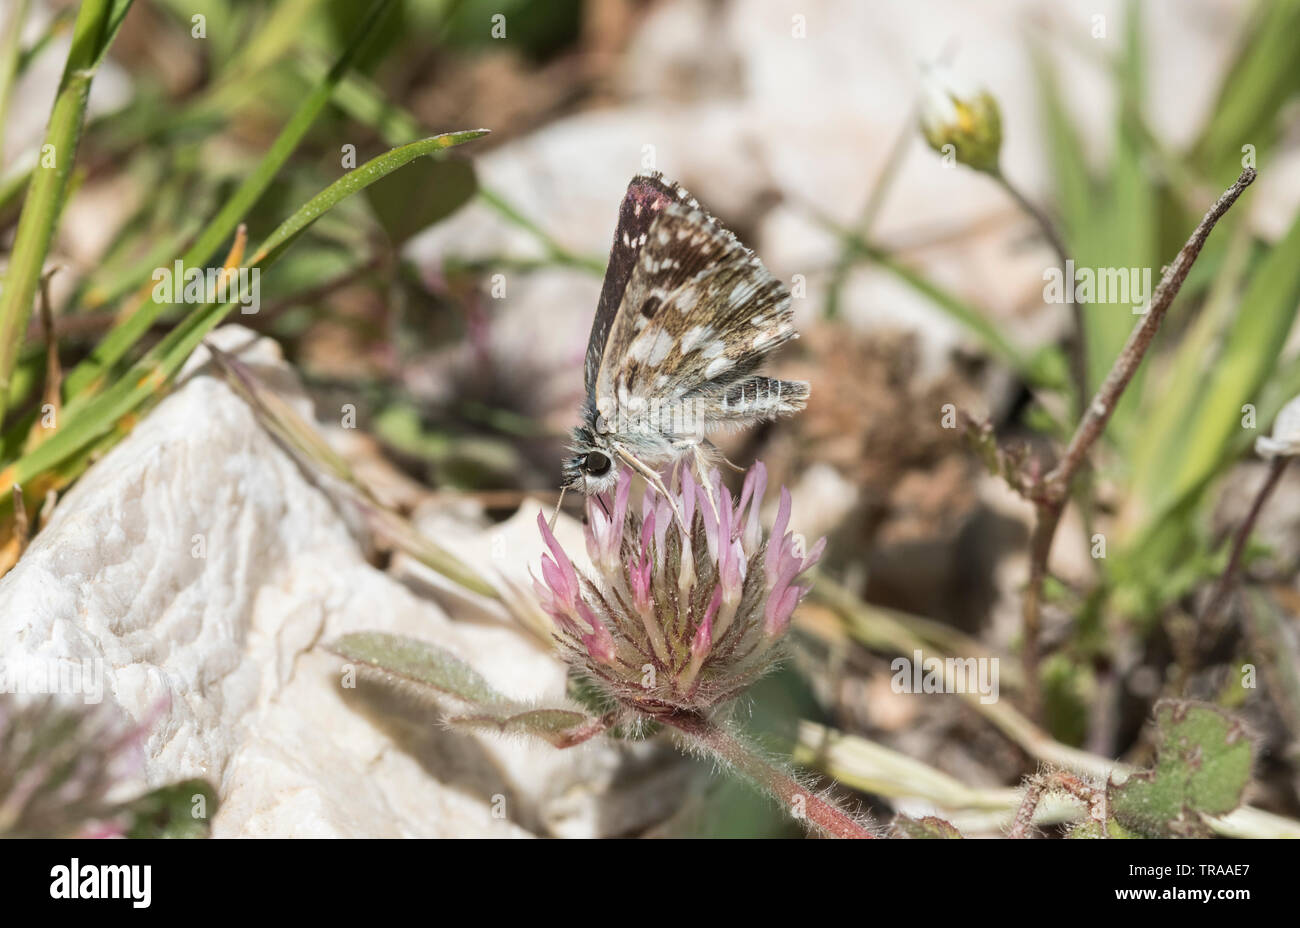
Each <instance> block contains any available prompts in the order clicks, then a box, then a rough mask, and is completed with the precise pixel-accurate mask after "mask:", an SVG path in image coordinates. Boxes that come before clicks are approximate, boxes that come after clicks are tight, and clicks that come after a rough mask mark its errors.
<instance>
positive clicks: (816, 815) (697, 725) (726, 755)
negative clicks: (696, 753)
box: [662, 712, 875, 838]
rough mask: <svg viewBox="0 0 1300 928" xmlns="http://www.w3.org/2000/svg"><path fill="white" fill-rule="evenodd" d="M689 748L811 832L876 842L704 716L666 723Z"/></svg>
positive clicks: (846, 815) (836, 809)
mask: <svg viewBox="0 0 1300 928" xmlns="http://www.w3.org/2000/svg"><path fill="white" fill-rule="evenodd" d="M662 721H664V722H665V723H667V724H668V725H670V726H671V727H672V728H674V729H676V730H677V733H678V734H679V735H680V740H681V741H683V742H684V743H685V744H686V746H688V747H692V748H697V749H699V750H700V751H702V752H704V753H706V754H708V755H709V756H711V757H713V758H714V759H715V760H717V761H718V762H719V763H721V764H724V765H725V766H727V767H728V768H730V769H731V770H734V771H735V772H736V773H738V774H740V775H741V776H743V777H744V778H745V779H747V780H749V781H750V782H751V783H753V784H754V785H756V786H758V787H759V788H760V789H762V790H763V791H764V792H766V793H768V794H769V795H770V796H772V798H774V799H776V801H777V802H779V803H781V805H782V806H783V807H784V808H785V810H786V811H787V812H789V813H790V815H791V816H792V817H793V818H795V819H797V820H799V821H801V822H803V823H804V824H806V825H807V826H808V827H809V828H810V829H812V830H814V831H816V832H817V833H819V834H822V835H825V836H826V837H830V838H874V837H875V835H873V834H872V833H871V832H870V831H868V830H867V828H866V826H864V825H863V824H862V823H860V822H858V821H857V820H856V819H854V818H853V816H851V815H850V814H849V813H848V812H846V811H844V810H843V809H841V808H839V807H838V806H836V805H834V804H833V803H831V802H829V801H828V800H827V799H825V798H824V797H822V796H818V795H817V794H816V793H813V792H810V791H809V790H807V789H805V788H804V787H803V786H802V785H801V784H800V783H799V781H798V780H796V779H795V778H794V777H793V776H792V775H791V774H790V773H789V772H787V771H786V770H783V769H781V768H780V767H778V766H777V765H775V764H773V763H771V762H769V761H767V760H765V759H764V758H763V757H761V756H760V755H759V754H758V753H757V752H756V751H755V750H754V748H752V747H750V746H749V745H748V744H746V743H745V742H744V741H742V740H741V739H740V738H738V737H737V736H736V735H734V734H733V733H732V732H730V731H729V730H727V729H726V728H724V727H723V726H721V725H718V724H716V723H714V722H712V721H710V720H709V719H707V718H705V717H704V716H702V715H697V714H694V713H685V712H682V713H677V714H675V715H672V716H669V717H667V718H665V719H663V720H662Z"/></svg>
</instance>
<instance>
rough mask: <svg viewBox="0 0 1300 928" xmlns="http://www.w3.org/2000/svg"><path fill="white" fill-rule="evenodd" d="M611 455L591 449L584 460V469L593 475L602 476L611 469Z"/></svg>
mask: <svg viewBox="0 0 1300 928" xmlns="http://www.w3.org/2000/svg"><path fill="white" fill-rule="evenodd" d="M609 464H610V461H609V456H608V455H604V454H601V453H600V452H599V451H589V452H587V456H586V457H585V458H583V460H582V469H583V470H584V471H586V472H587V473H588V474H590V475H591V476H593V477H600V476H602V475H604V473H605V472H606V471H608V470H609Z"/></svg>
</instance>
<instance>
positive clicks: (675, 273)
mask: <svg viewBox="0 0 1300 928" xmlns="http://www.w3.org/2000/svg"><path fill="white" fill-rule="evenodd" d="M793 317H794V313H793V310H792V309H791V307H790V293H789V291H788V290H786V288H785V286H784V285H783V284H782V283H781V282H780V281H778V280H777V279H776V278H774V277H773V276H772V275H771V274H769V273H768V272H767V269H766V268H764V267H763V264H762V262H760V261H759V259H758V257H757V256H756V255H755V254H754V253H753V252H752V251H750V250H749V249H748V248H746V247H745V246H744V245H742V244H741V243H740V242H739V241H737V240H736V237H735V235H733V234H732V233H731V232H729V231H727V230H726V229H724V228H723V227H722V226H721V225H719V224H718V222H717V220H715V219H714V218H713V217H712V216H710V215H709V214H708V213H707V212H705V211H704V210H703V209H702V208H701V207H700V204H699V203H697V202H696V201H695V199H694V198H693V197H691V195H690V194H688V193H687V192H686V191H685V190H683V189H682V188H681V187H680V186H678V185H677V184H673V183H669V182H668V181H665V180H664V179H663V177H662V176H661V175H660V174H658V173H653V174H642V175H638V176H637V177H634V178H632V182H631V183H630V184H629V185H628V188H627V193H626V195H624V197H623V205H622V206H621V207H620V208H619V214H618V225H617V227H616V228H615V230H614V244H613V247H612V248H611V249H610V253H609V265H608V267H607V268H606V270H605V282H604V285H603V287H602V289H601V293H600V302H599V303H598V304H597V307H596V318H595V321H594V322H593V324H592V327H591V338H590V341H589V342H588V343H587V357H586V364H585V371H584V373H585V382H586V394H587V395H586V400H585V402H584V403H583V408H582V424H581V425H580V426H578V427H577V428H576V429H574V432H573V445H572V451H573V456H572V457H570V458H568V459H566V460H565V461H564V465H563V469H564V489H565V490H567V489H569V488H570V487H572V488H574V489H577V490H580V491H581V492H583V493H584V494H587V495H591V494H595V493H604V492H607V491H609V490H611V489H613V487H614V485H615V484H616V483H617V480H618V467H617V466H615V465H616V462H622V463H624V464H626V465H627V466H629V467H630V468H632V469H633V470H634V471H636V472H637V473H639V474H641V475H642V476H643V477H644V478H645V479H646V480H647V481H649V482H650V483H651V484H652V485H654V486H655V487H656V488H658V489H659V490H660V491H661V492H663V493H664V494H665V496H668V495H669V494H668V493H667V491H666V489H665V488H664V486H663V482H662V478H661V476H660V470H661V469H662V468H663V467H664V466H666V465H675V464H677V463H679V462H681V461H684V460H685V461H689V463H690V465H691V466H693V467H694V468H695V469H696V471H697V473H699V474H700V475H701V476H702V475H703V473H704V470H705V467H706V465H707V463H708V461H709V459H710V458H711V457H714V456H718V453H717V451H716V449H715V448H714V447H713V445H712V444H711V443H710V442H709V441H708V438H707V437H706V435H707V433H708V432H709V431H710V430H711V429H715V428H717V427H720V426H732V427H743V426H746V425H750V424H753V423H756V422H762V421H765V420H768V419H772V418H775V417H776V416H779V415H784V414H787V413H792V412H797V411H798V410H800V409H802V408H803V407H804V404H805V403H806V402H807V399H808V384H806V383H802V382H794V381H788V380H775V379H772V378H769V377H764V376H762V375H761V374H759V373H757V371H758V368H759V366H760V365H761V364H762V363H763V360H764V359H765V358H766V357H767V355H768V354H769V353H770V352H771V351H773V350H774V349H776V348H778V347H779V346H781V345H783V344H785V343H786V342H787V341H789V340H790V339H792V338H796V337H797V333H796V332H795V329H794V319H793Z"/></svg>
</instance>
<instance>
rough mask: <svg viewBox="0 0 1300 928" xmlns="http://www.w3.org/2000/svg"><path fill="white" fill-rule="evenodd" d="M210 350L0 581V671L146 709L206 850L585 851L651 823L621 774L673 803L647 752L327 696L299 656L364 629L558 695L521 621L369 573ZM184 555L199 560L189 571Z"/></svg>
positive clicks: (255, 344)
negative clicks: (534, 836) (207, 807)
mask: <svg viewBox="0 0 1300 928" xmlns="http://www.w3.org/2000/svg"><path fill="white" fill-rule="evenodd" d="M212 338H213V340H214V341H215V343H216V344H218V346H219V347H222V348H223V349H224V350H226V351H238V350H239V349H240V348H241V346H249V345H250V342H251V343H252V344H251V347H249V349H248V350H247V351H242V352H241V357H242V358H243V359H244V360H245V361H246V363H248V364H249V365H250V366H252V367H253V368H254V369H255V370H257V371H259V373H260V374H262V376H263V377H264V379H266V380H267V381H268V382H274V383H277V384H279V385H281V386H285V387H287V388H288V396H289V398H290V399H291V401H292V402H294V403H295V404H296V405H297V406H298V407H299V408H300V410H302V411H303V412H305V413H307V414H310V406H309V404H308V403H307V401H306V400H304V399H303V398H302V397H301V394H299V395H298V396H297V397H296V398H294V396H293V386H292V376H291V372H290V371H289V370H288V369H287V368H286V367H285V366H284V365H283V363H282V361H281V360H280V356H279V349H278V347H277V346H276V345H275V344H274V343H273V342H271V341H269V340H267V339H258V338H257V336H256V335H254V334H253V333H251V332H248V331H247V330H244V329H242V328H239V327H237V326H228V327H225V328H222V329H219V330H218V331H217V332H216V333H214V334H213V336H212ZM205 354H206V352H203V351H200V352H199V353H198V354H196V356H195V358H192V359H191V363H190V365H189V366H188V368H187V372H188V373H187V374H186V376H185V377H184V378H183V380H182V382H181V384H180V385H179V386H178V387H177V389H176V390H175V392H174V393H173V394H172V395H170V396H169V397H168V398H166V399H165V400H164V401H163V402H162V403H161V404H159V406H158V407H157V408H156V409H155V410H154V411H153V412H152V413H151V414H149V415H148V416H147V417H145V419H144V420H143V421H142V422H141V423H140V424H139V425H138V426H137V427H136V429H135V431H134V432H133V433H132V434H131V435H130V436H129V437H128V438H127V439H126V440H124V441H123V442H122V443H121V444H120V445H118V446H117V447H116V448H114V449H113V450H112V451H110V452H109V453H108V454H107V455H106V456H105V457H104V458H103V459H102V460H101V461H99V462H98V463H97V464H96V465H95V466H94V467H92V468H91V469H90V470H89V471H88V472H87V473H86V474H85V475H84V476H83V477H82V478H81V479H80V480H79V481H78V482H77V484H76V485H75V486H74V487H73V489H72V490H71V492H69V493H68V495H67V496H66V497H65V498H64V499H63V500H62V501H61V502H60V504H59V505H58V507H57V508H56V510H55V512H54V514H53V517H52V518H51V520H50V522H49V524H48V525H47V526H46V527H45V528H44V529H43V530H42V531H41V532H40V533H39V535H37V537H36V538H35V539H34V540H33V542H32V545H31V547H30V548H29V549H28V551H27V552H26V554H25V555H24V556H23V558H22V559H21V560H20V561H19V562H18V564H17V565H16V566H15V567H14V568H13V570H12V571H10V573H9V574H8V575H7V576H6V577H4V579H3V580H0V655H3V660H4V662H5V665H6V668H7V669H9V670H10V671H11V672H12V671H14V670H15V669H17V668H21V667H22V666H23V665H24V664H28V665H30V663H31V662H35V661H67V660H73V659H89V660H95V659H102V661H103V664H102V666H103V678H104V698H105V699H106V700H109V701H111V702H112V703H115V704H116V705H117V706H119V707H120V708H121V709H122V710H124V711H125V713H127V714H128V715H130V716H131V717H132V718H134V719H136V720H142V719H145V718H146V717H148V716H149V715H150V714H151V713H156V714H157V717H156V721H154V722H153V723H152V725H151V726H150V729H149V731H150V734H149V737H148V741H147V743H146V745H145V750H144V754H145V757H146V765H145V776H146V778H147V781H148V784H149V785H152V786H157V785H161V784H164V783H167V782H171V781H175V780H179V779H182V778H186V777H205V778H207V779H208V780H209V781H210V782H212V783H213V784H214V785H215V786H216V787H217V790H218V794H219V797H220V800H221V804H220V808H219V810H218V812H217V815H216V817H215V819H214V821H213V833H214V834H216V835H218V836H241V835H316V836H462V837H463V836H490V835H492V836H523V835H527V834H529V833H530V832H532V833H544V834H564V835H570V836H589V835H598V834H605V833H609V831H608V829H611V828H612V829H617V830H619V831H624V830H630V829H635V828H640V827H644V826H645V825H646V824H648V823H649V822H650V821H651V820H650V819H647V817H646V816H647V815H648V814H655V812H656V809H655V808H654V801H653V800H652V801H651V802H650V803H646V802H644V801H643V802H641V804H640V805H638V803H637V802H636V801H635V795H636V794H635V792H632V791H629V794H628V795H626V796H619V795H618V791H617V790H616V791H614V792H613V793H610V792H609V787H610V784H611V782H612V781H613V780H614V779H615V778H616V777H617V776H622V775H623V774H624V773H625V772H626V766H627V764H629V763H631V764H633V765H634V766H636V767H639V768H644V770H648V771H649V774H650V779H651V780H653V781H654V782H658V783H660V784H662V785H663V786H664V789H665V790H667V792H663V791H661V792H660V794H659V795H660V797H661V799H660V800H659V804H660V805H661V806H662V805H663V804H664V803H665V802H666V800H665V799H663V798H662V797H664V796H668V795H670V794H671V793H672V790H674V789H678V788H680V785H681V777H682V773H681V769H682V768H681V766H680V765H665V763H664V759H663V756H662V754H661V752H660V749H658V748H657V747H656V746H652V745H638V746H635V747H628V746H625V745H618V744H615V743H611V742H599V743H596V744H590V745H586V746H583V747H579V748H575V749H571V750H568V751H557V750H555V749H553V748H551V747H549V746H547V745H543V744H534V743H532V742H525V741H513V742H504V741H502V740H500V739H494V738H492V737H491V736H488V735H482V736H479V735H473V736H470V735H464V734H461V733H459V732H450V731H446V730H443V729H442V728H441V727H440V726H439V725H438V724H437V723H436V721H434V719H435V718H436V716H435V715H433V714H432V713H431V712H430V711H429V709H428V708H427V707H422V706H414V705H410V704H408V703H403V702H402V700H398V699H393V698H390V697H389V696H386V695H385V692H384V690H383V689H382V688H372V687H364V686H363V687H361V688H359V689H356V690H344V689H343V688H342V687H341V686H340V679H341V678H340V670H341V662H340V660H339V659H338V658H337V657H334V656H333V655H331V654H329V653H327V652H325V651H323V650H322V649H320V648H319V647H317V646H318V645H319V644H320V643H321V642H322V641H325V640H329V639H332V638H334V637H337V636H338V635H341V634H343V633H346V632H351V631H362V630H378V631H388V632H393V633H398V634H405V635H412V636H417V637H421V638H424V639H427V640H430V641H434V642H436V643H438V644H439V645H441V646H442V647H444V648H447V649H448V650H450V651H452V652H454V653H455V654H457V655H458V656H460V657H461V658H462V659H464V660H466V661H469V662H470V663H471V664H473V665H474V666H475V667H476V668H478V669H479V670H480V672H481V673H483V675H484V676H485V677H487V678H488V680H489V681H490V682H491V683H492V684H493V685H494V686H496V687H497V688H498V689H499V690H501V691H503V692H505V693H507V694H509V695H511V696H516V697H519V698H543V697H548V698H559V697H560V696H562V693H563V688H564V670H563V667H562V666H561V664H560V663H559V662H558V661H557V660H556V659H555V658H554V656H553V655H552V654H551V653H550V652H549V651H548V649H547V648H546V647H545V646H544V645H543V644H541V643H540V642H538V641H537V640H536V639H533V638H531V637H530V636H529V635H528V634H527V633H526V632H523V631H521V630H520V629H519V628H518V627H517V626H515V625H512V624H507V622H506V621H505V620H503V621H497V622H494V621H491V617H490V616H489V617H488V618H486V619H485V618H484V614H485V613H484V610H481V609H480V610H478V611H476V612H474V615H475V617H476V618H478V619H479V621H478V622H476V623H475V624H466V623H464V622H459V621H455V620H453V618H452V617H451V616H450V615H448V613H447V612H446V611H444V609H443V608H442V607H440V606H439V605H437V604H435V603H434V602H432V601H431V600H430V599H429V598H427V597H422V596H420V595H417V593H416V592H414V591H413V590H412V589H411V588H410V586H408V585H407V584H406V583H403V582H402V581H401V580H399V579H396V578H394V577H392V576H390V575H388V574H386V573H384V572H382V571H379V570H377V569H375V568H374V567H372V566H371V565H370V564H368V563H367V562H366V561H365V560H364V558H363V555H362V548H361V545H360V544H359V543H358V541H357V540H356V538H354V536H353V534H352V532H351V530H350V529H349V522H348V519H347V518H345V517H344V516H343V515H342V514H341V512H340V509H341V508H342V507H340V506H339V505H338V504H337V503H336V502H334V501H333V500H332V499H331V497H330V495H328V494H327V493H326V492H323V491H322V489H321V488H319V487H318V486H317V485H316V484H315V483H313V481H312V479H309V478H308V476H307V475H305V474H304V472H303V471H302V470H301V469H300V468H299V467H298V465H297V464H296V463H295V462H294V461H293V460H292V459H291V458H290V457H289V456H288V455H287V454H286V453H285V452H284V451H283V450H282V449H281V448H280V447H279V446H278V445H277V444H276V443H275V442H274V441H273V440H272V439H271V438H270V437H268V435H267V434H266V433H265V432H264V431H263V430H262V429H261V428H260V427H259V425H258V424H257V422H256V420H255V419H254V417H253V414H252V412H251V411H250V410H249V408H248V407H247V406H246V405H245V403H244V402H243V401H242V400H241V399H239V398H238V397H237V396H236V395H235V394H234V393H232V392H231V391H230V390H229V388H228V387H227V386H226V385H225V384H224V383H223V382H222V381H220V380H219V379H216V378H214V377H212V376H208V374H207V371H206V370H204V369H201V368H200V365H201V364H202V362H203V360H204V359H203V358H202V357H200V356H201V355H205ZM534 536H535V530H534ZM521 537H522V535H521ZM523 543H524V542H523V541H521V542H520V544H521V545H522V544H523ZM200 544H201V545H202V546H203V548H204V549H205V551H204V552H201V553H205V554H206V556H205V557H195V556H193V552H194V551H195V550H196V547H195V546H196V545H200ZM537 544H538V546H540V543H539V542H537ZM520 552H521V556H522V553H523V552H522V548H521V549H520ZM450 608H452V609H453V610H459V609H460V608H461V606H460V604H459V603H457V602H454V601H453V604H452V605H451V607H450ZM661 774H662V775H661ZM642 779H644V777H642ZM652 787H653V783H652ZM639 788H640V789H644V783H643V784H642V785H641V787H639ZM640 795H642V796H644V795H645V793H644V792H642V793H641V794H640ZM494 797H504V799H503V803H504V811H505V817H504V818H501V817H497V816H494V815H493V809H494ZM501 802H502V801H501V800H499V801H498V802H497V805H498V807H500V806H501Z"/></svg>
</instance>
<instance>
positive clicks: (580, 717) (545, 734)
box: [447, 709, 606, 748]
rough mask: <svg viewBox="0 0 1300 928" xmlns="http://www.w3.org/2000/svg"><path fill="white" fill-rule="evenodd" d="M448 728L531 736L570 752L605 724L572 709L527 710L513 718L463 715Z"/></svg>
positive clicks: (456, 717)
mask: <svg viewBox="0 0 1300 928" xmlns="http://www.w3.org/2000/svg"><path fill="white" fill-rule="evenodd" d="M447 723H448V724H449V725H454V726H457V727H458V728H472V729H479V730H482V731H489V732H493V733H495V734H502V735H532V736H533V737H534V738H541V739H542V740H543V741H546V742H549V743H550V744H551V745H552V746H553V747H557V748H568V747H573V746H574V745H576V744H581V743H582V742H584V741H586V740H588V739H590V738H592V737H594V736H596V735H598V734H600V733H601V732H602V731H604V730H605V727H606V726H605V723H604V722H602V721H601V720H599V719H595V718H592V717H591V716H589V715H586V714H584V713H582V712H576V711H574V710H572V709H528V710H525V711H523V712H519V713H515V714H513V715H504V714H503V715H462V716H452V717H451V718H449V719H447Z"/></svg>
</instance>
